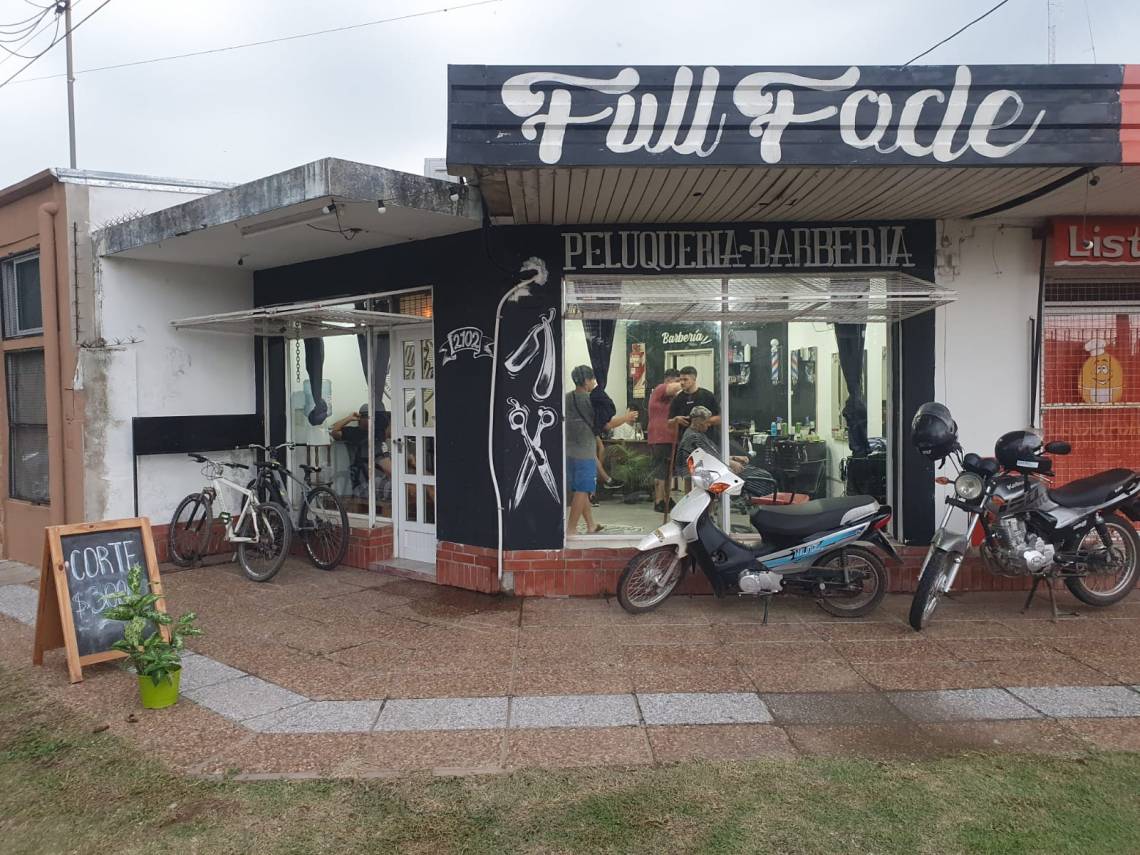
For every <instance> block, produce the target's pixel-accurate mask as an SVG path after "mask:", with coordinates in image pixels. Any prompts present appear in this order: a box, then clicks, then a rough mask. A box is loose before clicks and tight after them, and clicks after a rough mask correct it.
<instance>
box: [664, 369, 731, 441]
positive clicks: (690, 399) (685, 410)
mask: <svg viewBox="0 0 1140 855" xmlns="http://www.w3.org/2000/svg"><path fill="white" fill-rule="evenodd" d="M693 407H704V408H705V409H707V410H708V411H709V412H710V413H711V414H712V415H711V416H709V419H708V427H716V426H717V425H719V424H720V404H718V403H717V401H716V396H715V395H713V393H712V392H710V391H709V390H708V389H702V388H701V387H700V384H698V383H697V369H696V368H694V367H693V366H691V365H686V366H685V367H684V368H682V369H681V391H680V392H678V393H677V395H676V397H674V398H673V403H671V404H670V405H669V424H670V425H672V426H673V429H674V430H680V431H684V429H685V428H687V427H688V426H689V413H691V412H692V411H693Z"/></svg>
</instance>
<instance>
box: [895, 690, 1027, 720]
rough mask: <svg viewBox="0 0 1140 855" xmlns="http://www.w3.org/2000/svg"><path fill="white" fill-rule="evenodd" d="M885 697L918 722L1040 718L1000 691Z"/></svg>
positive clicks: (915, 693) (901, 693) (896, 693)
mask: <svg viewBox="0 0 1140 855" xmlns="http://www.w3.org/2000/svg"><path fill="white" fill-rule="evenodd" d="M887 697H888V698H889V699H890V701H891V703H893V704H894V705H895V706H896V707H898V708H899V709H900V710H902V712H903V714H904V715H906V716H908V717H909V718H912V719H914V720H915V721H921V722H936V721H985V720H994V719H1018V718H1040V717H1041V714H1040V713H1038V712H1037V711H1036V710H1034V709H1033V708H1032V707H1028V706H1026V705H1025V704H1023V703H1022V702H1021V701H1019V700H1018V699H1017V698H1015V697H1013V696H1012V695H1010V694H1009V693H1008V692H1006V691H1004V690H1002V689H949V690H946V691H940V692H891V693H890V694H889V695H888V696H887Z"/></svg>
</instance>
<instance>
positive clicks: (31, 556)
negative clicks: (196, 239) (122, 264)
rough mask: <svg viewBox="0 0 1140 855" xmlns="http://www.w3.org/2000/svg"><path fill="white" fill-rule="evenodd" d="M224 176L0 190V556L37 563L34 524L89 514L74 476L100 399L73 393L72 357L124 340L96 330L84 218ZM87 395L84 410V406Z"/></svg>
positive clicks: (103, 178) (169, 196)
mask: <svg viewBox="0 0 1140 855" xmlns="http://www.w3.org/2000/svg"><path fill="white" fill-rule="evenodd" d="M226 186H228V185H225V184H218V183H202V182H188V181H180V180H172V179H161V178H151V177H146V176H136V175H116V174H110V173H101V172H84V171H76V170H68V169H49V170H45V171H43V172H40V173H38V174H36V175H33V176H31V177H30V178H28V179H26V180H24V181H21V182H19V183H17V184H14V185H12V186H11V187H7V188H4V189H2V190H0V283H2V287H3V290H2V292H0V313H2V315H3V319H2V320H3V325H2V329H3V335H2V338H0V350H2V351H3V361H2V363H0V390H2V392H0V394H2V395H3V400H2V402H0V459H2V460H3V462H4V468H3V477H2V478H0V482H2V486H0V517H2V526H0V533H2V546H3V554H4V555H5V556H6V557H8V558H15V559H19V560H21V561H28V562H31V563H39V561H40V558H41V556H42V553H43V527H44V526H45V525H48V524H50V523H62V522H74V521H79V520H83V519H89V518H90V517H89V515H88V514H89V510H88V509H89V507H90V504H89V502H88V500H87V497H86V495H85V488H86V487H90V486H92V485H90V484H89V483H87V482H86V477H85V476H86V473H87V471H88V470H89V468H90V467H91V466H92V464H93V463H95V462H96V461H98V459H99V458H100V457H101V455H102V452H103V448H102V447H101V446H100V445H99V444H98V443H95V442H92V439H93V437H92V436H91V435H89V434H87V433H86V429H87V426H88V425H89V424H90V423H91V422H92V421H95V422H98V421H100V420H101V414H102V413H104V412H106V401H105V399H104V395H105V389H104V388H103V387H102V386H99V387H98V395H97V396H95V397H94V398H87V397H86V396H85V395H84V379H85V378H84V376H83V374H82V372H79V373H77V371H76V364H77V359H78V355H79V354H81V353H82V354H84V355H87V354H93V353H99V352H103V351H105V350H107V349H109V348H115V347H125V346H127V343H126V342H122V343H117V342H114V341H110V340H108V339H106V338H105V337H104V329H103V325H102V323H101V315H102V294H101V293H100V292H99V291H98V288H97V287H95V286H94V285H93V280H94V279H95V277H94V276H93V268H97V266H98V264H99V261H98V259H96V258H93V256H92V252H91V240H90V232H91V229H92V228H98V227H102V226H106V225H109V224H111V223H112V222H115V221H116V220H117V219H123V218H130V217H134V216H138V215H140V214H143V213H146V212H148V211H153V210H157V209H159V208H164V207H168V206H170V205H173V204H176V203H178V202H181V201H184V200H185V199H187V198H189V197H190V196H191V195H199V196H200V195H202V194H204V193H212V192H214V191H216V190H219V189H221V188H223V187H226ZM79 361H80V362H81V363H83V362H84V360H82V359H80V360H79ZM122 391H123V392H124V393H126V392H127V390H122ZM130 394H133V390H131V392H130ZM88 402H89V403H90V404H91V406H92V407H93V409H94V413H90V412H87V411H86V409H85V407H86V406H87V403H88ZM92 416H94V418H93V419H92Z"/></svg>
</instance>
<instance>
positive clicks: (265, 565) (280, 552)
mask: <svg viewBox="0 0 1140 855" xmlns="http://www.w3.org/2000/svg"><path fill="white" fill-rule="evenodd" d="M255 517H256V518H257V529H256V532H255V531H254V525H253V520H254V518H255ZM239 534H240V535H241V536H242V537H254V536H256V537H257V542H256V543H250V542H246V541H242V542H241V543H239V544H238V547H237V556H238V563H239V564H240V565H241V569H242V570H244V571H245V575H246V576H248V577H249V578H250V579H252V580H253V581H255V582H268V581H269V580H270V579H272V578H273V577H274V575H276V573H277V571H278V570H280V569H281V565H282V564H284V563H285V558H286V557H287V556H288V555H289V543H290V542H291V541H292V539H293V528H292V526H290V525H289V516H288V515H287V514H286V513H285V509H284V508H283V507H281V506H280V505H278V504H276V503H274V502H258V503H257V504H255V505H254V506H253V507H252V508H251V509H250V512H249V516H247V517H246V520H245V522H244V523H242V527H241V531H240V532H239Z"/></svg>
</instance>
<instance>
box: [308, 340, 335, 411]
mask: <svg viewBox="0 0 1140 855" xmlns="http://www.w3.org/2000/svg"><path fill="white" fill-rule="evenodd" d="M305 373H306V374H308V375H309V389H310V391H311V392H312V394H313V409H312V410H310V411H309V424H311V425H313V426H314V427H316V426H317V425H319V424H324V421H325V419H327V418H328V417H329V405H328V403H327V402H326V401H325V400H324V398H322V397H321V394H322V393H323V391H324V382H325V380H324V374H325V340H324V339H323V338H307V339H305Z"/></svg>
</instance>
